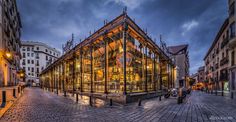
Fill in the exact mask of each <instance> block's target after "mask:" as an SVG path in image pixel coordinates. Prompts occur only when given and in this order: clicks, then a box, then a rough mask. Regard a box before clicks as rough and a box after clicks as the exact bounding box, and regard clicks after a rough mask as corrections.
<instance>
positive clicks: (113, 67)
mask: <svg viewBox="0 0 236 122" xmlns="http://www.w3.org/2000/svg"><path fill="white" fill-rule="evenodd" d="M121 18H122V16H121V17H120V18H117V19H116V21H121V20H119V19H121ZM138 32H139V31H137V30H136V29H135V28H133V27H132V26H128V28H127V30H124V26H123V24H120V25H117V26H115V27H114V28H112V29H111V30H109V31H108V32H107V33H106V35H104V34H103V35H99V36H97V38H95V39H93V40H92V41H89V43H86V44H85V43H83V42H82V43H81V44H79V45H78V46H76V47H75V48H74V50H73V51H74V52H73V53H72V51H70V52H68V53H66V54H65V55H64V56H62V58H60V59H59V61H57V62H56V63H54V64H53V65H52V66H49V67H48V68H47V69H46V70H44V71H43V73H42V74H41V83H42V85H43V86H44V87H49V88H54V89H55V88H58V89H59V90H68V91H81V92H93V93H121V94H122V93H138V92H149V91H157V90H160V89H161V88H163V87H167V88H170V87H174V85H173V81H174V74H173V72H172V71H174V70H173V68H174V65H173V64H172V63H171V61H170V60H169V58H168V57H167V56H166V55H165V54H163V52H160V49H159V48H157V47H156V46H155V45H153V43H151V42H149V41H148V40H147V39H146V38H145V37H143V36H142V35H141V34H140V33H138ZM95 35H96V33H95ZM91 38H92V37H91ZM85 41H88V40H85ZM125 60H126V62H125ZM125 69H126V71H124V70H125ZM56 72H57V73H56ZM125 75H126V77H125ZM53 77H55V78H54V79H53ZM161 81H162V82H161ZM125 89H126V90H125Z"/></svg>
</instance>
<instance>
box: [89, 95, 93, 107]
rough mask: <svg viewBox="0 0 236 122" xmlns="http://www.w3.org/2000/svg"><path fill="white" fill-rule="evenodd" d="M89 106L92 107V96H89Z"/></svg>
mask: <svg viewBox="0 0 236 122" xmlns="http://www.w3.org/2000/svg"><path fill="white" fill-rule="evenodd" d="M89 105H90V106H93V103H92V96H89Z"/></svg>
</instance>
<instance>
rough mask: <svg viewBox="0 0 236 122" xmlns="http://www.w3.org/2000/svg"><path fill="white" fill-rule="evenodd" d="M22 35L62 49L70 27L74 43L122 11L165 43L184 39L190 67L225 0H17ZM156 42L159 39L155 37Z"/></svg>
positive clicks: (198, 59)
mask: <svg viewBox="0 0 236 122" xmlns="http://www.w3.org/2000/svg"><path fill="white" fill-rule="evenodd" d="M17 2H18V8H19V11H20V14H21V21H22V25H23V28H22V40H23V41H40V42H44V43H46V44H49V45H50V46H52V47H55V48H57V49H58V50H61V47H62V44H64V43H65V42H66V41H67V40H69V39H70V38H71V34H72V33H74V35H75V41H76V43H78V42H79V40H80V39H82V40H83V39H84V38H85V37H87V36H88V35H89V32H90V31H92V32H93V31H94V30H97V29H99V28H100V27H102V26H103V21H104V20H105V19H107V20H108V21H111V20H112V19H114V18H115V17H117V16H118V15H120V14H121V13H122V9H123V8H124V6H127V8H128V15H129V16H130V17H131V18H132V19H135V22H136V23H137V24H138V25H139V26H140V27H141V28H147V31H148V34H149V35H150V36H151V37H152V38H156V39H159V35H160V34H162V36H163V39H164V41H165V42H166V43H167V45H178V44H189V56H190V67H191V68H190V73H195V72H196V71H197V69H198V67H199V66H202V65H203V64H204V62H203V58H204V56H205V55H206V52H207V50H208V48H209V47H210V45H211V44H212V42H213V40H214V38H215V35H216V34H217V32H218V30H219V28H220V26H221V25H222V24H223V21H224V20H225V19H226V17H227V0H17ZM158 42H159V41H158Z"/></svg>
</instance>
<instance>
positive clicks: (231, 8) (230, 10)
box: [229, 2, 234, 16]
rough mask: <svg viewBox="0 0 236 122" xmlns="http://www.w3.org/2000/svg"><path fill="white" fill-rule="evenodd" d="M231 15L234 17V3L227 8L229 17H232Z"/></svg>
mask: <svg viewBox="0 0 236 122" xmlns="http://www.w3.org/2000/svg"><path fill="white" fill-rule="evenodd" d="M233 15H234V2H233V3H232V4H231V5H230V7H229V16H233Z"/></svg>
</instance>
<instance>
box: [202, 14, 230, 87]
mask: <svg viewBox="0 0 236 122" xmlns="http://www.w3.org/2000/svg"><path fill="white" fill-rule="evenodd" d="M229 26H230V25H229V19H228V18H227V19H226V20H225V21H224V23H223V25H222V26H221V28H220V30H219V32H218V33H217V35H216V37H215V39H214V41H213V43H212V45H211V47H210V48H209V50H208V52H207V54H206V56H205V57H204V62H205V75H206V76H205V77H206V80H207V81H208V82H209V83H210V84H211V87H212V88H213V89H215V90H222V89H223V88H224V90H229V86H228V81H229V78H228V66H229V48H228V46H227V45H228V42H229V38H230V36H231V34H232V32H231V31H230V30H229Z"/></svg>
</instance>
